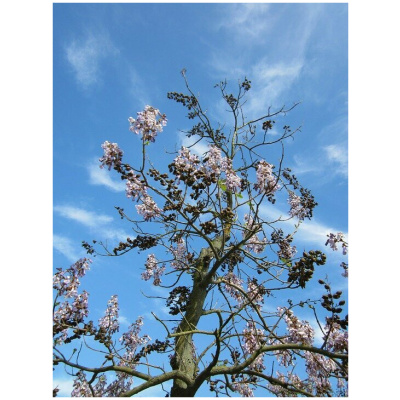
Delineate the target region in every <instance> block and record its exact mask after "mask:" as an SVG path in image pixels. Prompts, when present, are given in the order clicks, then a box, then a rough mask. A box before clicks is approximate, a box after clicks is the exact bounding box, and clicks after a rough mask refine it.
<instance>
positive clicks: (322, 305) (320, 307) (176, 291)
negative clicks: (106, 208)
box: [54, 71, 348, 397]
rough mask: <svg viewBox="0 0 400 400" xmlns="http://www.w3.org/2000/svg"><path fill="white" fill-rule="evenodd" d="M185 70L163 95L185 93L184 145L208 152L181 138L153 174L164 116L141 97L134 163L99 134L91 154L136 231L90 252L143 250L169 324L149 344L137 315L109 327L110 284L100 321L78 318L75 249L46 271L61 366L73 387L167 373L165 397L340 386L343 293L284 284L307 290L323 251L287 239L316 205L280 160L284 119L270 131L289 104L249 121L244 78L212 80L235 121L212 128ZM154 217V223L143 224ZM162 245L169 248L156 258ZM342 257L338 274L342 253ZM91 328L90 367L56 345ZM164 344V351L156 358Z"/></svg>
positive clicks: (297, 392)
mask: <svg viewBox="0 0 400 400" xmlns="http://www.w3.org/2000/svg"><path fill="white" fill-rule="evenodd" d="M182 75H183V78H184V81H185V84H186V89H187V94H182V93H176V92H173V93H168V98H170V99H172V100H175V101H176V102H178V103H181V104H182V105H183V106H184V107H185V108H186V109H187V110H188V118H189V119H190V120H193V121H194V122H195V124H194V126H193V128H192V129H190V130H189V131H188V132H186V133H187V136H189V137H192V138H193V139H194V140H193V145H195V144H198V143H201V144H203V145H204V144H206V145H207V149H208V150H207V151H206V152H205V153H204V154H203V155H197V154H196V153H195V152H194V151H193V150H191V148H190V146H189V147H188V148H186V147H182V148H181V149H180V150H179V151H178V152H177V154H176V156H175V158H174V159H172V160H171V163H170V164H169V167H168V171H159V170H158V169H157V168H156V166H155V165H154V164H153V163H152V162H151V161H150V160H148V157H147V153H146V150H147V149H148V146H153V142H155V140H156V136H157V133H159V132H161V131H162V130H163V127H164V126H165V125H166V123H167V119H166V116H165V115H163V114H161V113H160V111H159V110H158V109H156V108H153V107H150V106H146V107H145V109H144V111H142V112H139V113H138V116H137V118H136V119H133V118H129V122H130V129H131V130H132V131H133V132H135V133H136V134H139V135H141V139H142V146H141V149H140V152H141V154H140V155H139V157H138V159H139V160H140V161H139V165H130V164H127V163H125V161H123V152H122V150H121V149H120V148H119V147H118V145H117V144H116V143H109V142H107V141H106V142H105V143H104V144H103V145H102V147H103V149H104V155H103V157H102V158H100V162H101V167H105V166H106V167H108V169H114V170H115V171H117V172H118V173H119V174H120V176H121V178H122V179H123V180H124V181H125V182H126V194H127V196H128V197H130V198H132V200H133V201H134V202H137V204H136V213H135V212H133V213H131V210H129V212H128V211H127V212H126V211H125V210H124V209H122V208H119V207H116V208H117V210H118V212H119V214H120V216H121V217H122V218H123V219H126V220H128V221H130V223H131V225H132V228H133V230H134V231H135V233H136V235H135V237H133V238H127V239H126V241H124V242H121V243H119V244H118V246H116V247H115V248H113V249H109V248H108V247H107V246H105V245H104V244H103V243H102V242H96V241H93V245H92V244H89V243H87V242H83V246H84V247H85V248H86V250H87V252H88V253H89V254H94V255H96V254H102V255H108V256H121V255H123V254H125V253H127V252H129V251H131V250H133V249H135V250H139V251H143V252H146V253H147V261H146V263H145V266H144V267H145V268H144V271H143V272H142V274H141V277H142V278H143V279H145V280H152V283H153V284H154V285H157V286H159V287H161V288H164V289H165V293H166V294H165V301H166V305H167V306H168V307H169V309H170V314H171V315H172V316H173V319H172V320H171V319H168V320H165V319H164V320H163V319H162V318H161V317H160V316H158V315H157V312H156V311H155V312H153V316H154V318H155V319H156V320H157V321H158V322H159V323H160V327H162V329H163V331H164V332H165V334H164V336H163V337H162V338H159V339H157V340H155V341H151V340H150V338H149V337H148V336H146V335H141V334H140V330H141V325H142V318H141V317H139V318H138V320H137V321H136V322H134V323H133V324H132V325H131V326H130V328H129V330H128V331H127V332H125V333H124V334H123V335H122V336H121V335H119V336H118V334H117V332H118V330H119V325H118V298H117V296H116V295H115V296H112V298H111V299H110V301H109V303H108V307H107V310H106V313H105V315H104V317H103V318H101V319H100V320H99V322H98V324H97V325H95V324H94V323H93V321H89V320H87V317H88V313H89V311H88V303H87V300H88V293H87V292H85V291H83V292H81V293H79V292H78V287H79V285H80V281H79V278H82V277H83V276H84V274H85V271H86V270H87V269H88V268H89V263H90V262H91V260H90V259H88V258H84V259H81V260H79V261H77V262H76V263H75V264H73V265H72V266H71V267H70V268H68V269H66V270H62V269H58V270H57V272H56V274H55V275H54V289H55V301H54V365H59V364H61V365H64V366H65V367H67V368H69V369H70V371H71V373H72V374H73V375H74V376H75V380H74V390H73V392H72V395H73V396H119V397H128V396H133V395H135V394H140V393H141V392H142V391H143V390H145V389H147V388H150V387H152V386H156V385H160V384H161V385H162V384H163V383H165V382H167V381H172V389H171V391H170V392H169V393H167V396H168V395H169V396H173V397H193V396H195V395H196V392H197V391H198V390H199V388H200V387H201V386H202V385H208V386H209V389H210V390H211V391H212V392H214V393H215V394H216V395H217V396H218V395H226V396H230V395H232V394H234V393H236V394H239V395H241V396H253V390H254V389H255V388H263V389H264V390H263V391H262V394H263V395H266V394H267V393H269V394H275V395H277V396H331V395H333V394H335V393H336V395H346V393H347V380H348V372H347V370H348V369H347V358H348V348H347V325H348V322H347V315H346V316H345V317H342V314H343V306H344V304H345V301H344V300H341V292H340V291H336V292H334V291H333V290H332V289H331V287H330V285H329V283H328V282H327V279H325V280H319V284H321V285H323V287H324V289H325V290H326V294H324V295H323V296H322V299H309V298H305V299H303V300H301V301H293V300H286V299H287V297H288V293H289V296H290V294H292V293H294V292H296V293H297V295H296V296H297V297H299V296H300V295H303V296H306V295H307V291H306V290H305V289H306V287H308V286H307V285H309V283H310V282H311V281H313V274H314V268H315V266H320V265H323V264H325V262H326V256H325V254H323V253H322V252H321V251H312V250H310V251H308V252H306V251H304V252H302V254H298V253H297V250H296V247H295V246H294V245H293V240H294V235H295V233H296V231H297V229H298V228H299V226H300V224H301V222H302V221H303V220H304V219H306V218H307V219H311V218H312V215H313V209H314V207H315V206H316V205H317V203H316V202H315V200H314V197H313V196H312V194H311V193H310V191H309V190H307V189H306V188H304V187H302V186H301V185H300V183H299V182H298V180H297V179H296V177H295V176H294V175H293V174H292V173H291V171H290V170H289V169H287V168H284V167H283V156H284V143H285V140H286V139H288V138H292V137H293V135H294V134H295V133H296V131H297V129H296V130H291V128H290V127H289V126H283V128H282V131H281V134H280V135H276V133H275V134H273V135H272V134H271V131H272V130H274V131H276V130H278V128H277V127H276V126H275V125H276V122H275V119H278V118H279V117H280V116H281V115H282V114H285V113H287V112H288V111H290V110H291V109H292V108H293V107H295V106H296V104H295V105H293V106H292V107H290V108H289V109H285V108H284V107H283V108H281V109H279V110H276V111H271V109H269V110H268V111H267V112H266V113H265V115H262V116H260V117H259V118H256V119H252V120H248V119H246V117H245V113H244V107H243V106H244V103H245V100H244V99H245V96H246V93H247V92H248V91H249V90H250V89H251V82H250V81H249V80H248V79H247V78H245V79H244V80H243V81H242V82H239V85H238V90H237V93H236V94H235V95H234V94H231V93H229V92H228V91H227V83H226V82H220V83H219V84H218V85H216V87H217V88H218V89H219V90H220V93H221V95H222V98H223V99H224V100H225V102H226V104H227V106H228V111H229V112H230V114H231V118H232V125H231V127H230V129H229V128H228V127H227V126H221V125H219V126H218V127H215V126H213V125H212V123H211V121H210V119H209V117H208V114H207V112H206V111H205V110H204V109H203V108H202V106H201V105H200V103H199V100H198V97H197V96H196V95H195V94H194V93H193V91H192V90H191V89H190V86H189V84H188V82H187V79H186V74H185V71H183V73H182ZM272 145H278V146H279V147H280V152H279V154H280V156H279V157H278V162H277V163H276V164H277V165H276V166H274V165H272V164H271V163H270V162H269V161H270V160H265V159H264V158H265V156H263V154H267V153H266V152H265V149H266V148H269V146H272ZM203 148H204V147H203ZM282 197H284V198H285V200H287V202H286V204H288V215H287V217H286V219H284V218H283V217H279V218H275V219H271V218H268V215H271V213H268V212H266V210H268V209H272V208H274V207H276V205H275V206H274V204H275V202H276V200H277V199H278V198H282ZM130 214H138V215H139V219H138V218H137V216H136V217H132V216H131V215H130ZM289 219H294V221H295V222H296V223H295V224H294V225H292V229H291V231H290V232H284V231H283V228H282V227H287V226H289V225H288V224H282V221H288V220H289ZM151 225H156V226H157V229H156V230H155V229H154V228H153V229H150V228H148V227H149V226H151ZM154 232H157V233H154ZM339 243H340V244H341V245H342V248H343V253H344V254H345V253H346V249H347V243H346V242H345V241H344V238H343V235H342V234H341V233H340V232H339V233H338V234H336V235H335V234H330V235H328V240H327V243H326V244H330V245H331V247H332V249H334V250H336V249H337V244H339ZM156 249H158V250H157V251H158V252H157V257H158V258H157V257H156V254H155V252H156ZM160 249H162V250H163V252H161V251H160ZM160 254H161V255H162V254H167V256H166V257H164V258H163V259H159V258H161V257H160ZM342 267H344V268H345V275H347V264H345V263H342ZM139 273H140V272H138V274H139ZM162 280H163V281H165V282H162ZM293 291H294V292H293ZM299 292H301V293H300V294H299ZM272 298H274V299H275V300H276V299H280V300H281V304H282V305H281V306H280V307H278V308H277V309H276V310H275V311H274V310H271V309H270V307H265V304H264V301H265V302H268V299H272ZM300 306H301V307H304V306H308V307H309V308H310V309H311V310H312V312H313V313H314V315H315V318H316V321H317V322H318V325H319V329H320V330H321V332H320V335H322V337H323V341H322V344H321V343H319V345H316V344H315V341H314V337H315V334H316V333H315V331H314V329H313V328H312V326H311V325H310V323H309V322H307V321H302V320H300V319H299V318H298V317H296V309H297V307H300ZM321 311H322V312H323V316H324V319H325V321H324V322H322V320H321V317H319V315H321V314H320V313H321ZM89 337H90V338H91V339H92V340H93V341H94V342H95V343H97V345H98V346H97V347H96V348H95V350H96V351H97V352H100V353H101V352H103V355H104V359H103V362H101V363H100V365H99V366H98V367H93V366H88V365H85V364H84V361H82V360H81V359H80V358H79V352H76V354H72V355H69V356H67V355H66V354H64V352H65V349H64V348H63V347H62V345H64V344H65V343H71V342H73V341H78V342H82V341H84V342H85V343H86V339H87V338H89ZM91 346H93V345H91ZM67 348H68V347H67ZM163 355H165V356H166V357H168V358H166V363H165V362H164V363H162V364H161V363H160V362H159V360H160V357H162V356H163ZM155 356H156V357H155ZM166 365H168V367H166ZM296 367H297V369H296ZM297 370H299V371H300V372H297ZM109 374H111V377H112V381H111V382H107V377H109ZM137 378H139V379H137ZM56 392H57V389H55V390H54V394H55V395H56Z"/></svg>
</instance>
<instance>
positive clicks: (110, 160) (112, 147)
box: [99, 140, 123, 170]
mask: <svg viewBox="0 0 400 400" xmlns="http://www.w3.org/2000/svg"><path fill="white" fill-rule="evenodd" d="M101 147H102V148H103V149H104V155H103V157H101V158H100V159H99V161H100V162H101V163H102V164H101V165H100V168H104V167H105V166H107V167H108V170H110V169H111V168H112V167H113V166H114V167H117V168H118V167H119V166H120V165H121V160H122V155H123V152H122V150H121V149H120V148H119V147H118V144H117V143H110V142H109V141H107V140H106V141H105V142H104V143H103V144H102V145H101Z"/></svg>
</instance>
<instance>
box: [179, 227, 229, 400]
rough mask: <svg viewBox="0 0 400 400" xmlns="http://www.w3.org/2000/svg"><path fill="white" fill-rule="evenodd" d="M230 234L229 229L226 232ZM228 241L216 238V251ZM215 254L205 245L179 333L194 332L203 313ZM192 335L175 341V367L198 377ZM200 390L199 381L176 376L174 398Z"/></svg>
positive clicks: (198, 260)
mask: <svg viewBox="0 0 400 400" xmlns="http://www.w3.org/2000/svg"><path fill="white" fill-rule="evenodd" d="M225 233H226V232H225ZM226 240H227V235H225V234H224V235H220V236H218V237H216V238H215V239H214V240H213V241H212V247H213V248H214V250H216V251H218V252H220V251H221V250H222V249H223V245H224V243H225V241H226ZM214 256H215V254H214V251H213V250H212V248H211V247H207V248H203V249H202V250H201V252H200V255H199V257H198V258H197V260H196V263H195V267H196V272H194V273H193V289H192V292H191V293H190V295H189V299H188V302H187V308H186V313H185V315H184V316H183V318H182V321H181V323H180V324H179V326H178V328H177V333H181V332H188V331H193V330H195V329H196V327H197V324H198V322H199V320H200V318H201V316H202V315H203V306H204V302H205V299H206V297H207V293H208V285H209V282H210V276H208V274H207V273H208V271H209V266H210V263H211V260H212V259H213V258H214ZM192 336H193V335H192V334H190V333H188V334H187V335H180V336H178V337H177V338H176V340H175V356H174V358H173V360H172V361H171V366H172V368H174V369H178V370H179V371H181V372H183V373H184V374H186V375H187V376H188V378H190V379H192V380H194V379H195V377H196V375H197V371H196V369H197V365H196V359H195V354H194V347H193V341H192ZM197 389H198V384H193V385H192V386H189V385H188V384H187V383H186V382H184V381H182V380H180V379H175V380H174V384H173V387H172V389H171V397H193V396H194V395H195V393H196V391H197Z"/></svg>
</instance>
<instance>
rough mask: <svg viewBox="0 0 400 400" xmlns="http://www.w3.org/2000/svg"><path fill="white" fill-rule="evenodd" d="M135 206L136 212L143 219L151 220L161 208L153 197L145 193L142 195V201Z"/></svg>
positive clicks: (158, 214) (160, 211)
mask: <svg viewBox="0 0 400 400" xmlns="http://www.w3.org/2000/svg"><path fill="white" fill-rule="evenodd" d="M135 207H136V210H137V212H138V214H139V215H141V216H142V217H143V219H144V220H145V221H151V220H152V219H153V218H156V217H158V216H160V215H161V213H162V209H160V208H159V207H158V206H157V204H156V202H155V201H154V200H153V198H152V197H151V196H149V195H147V194H146V195H144V197H143V203H142V204H138V205H136V206H135Z"/></svg>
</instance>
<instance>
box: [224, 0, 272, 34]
mask: <svg viewBox="0 0 400 400" xmlns="http://www.w3.org/2000/svg"><path fill="white" fill-rule="evenodd" d="M269 9H270V5H269V4H262V3H236V4H231V5H230V7H229V8H228V13H226V10H227V8H226V7H224V15H223V17H222V18H220V20H219V21H218V23H217V25H216V28H218V29H226V30H228V31H229V32H230V33H231V34H232V35H234V36H235V37H236V38H237V39H238V40H248V39H249V38H250V39H254V38H260V36H261V35H262V34H265V32H266V31H267V30H268V29H270V24H269V23H266V21H268V18H267V16H268V14H269V13H268V11H269Z"/></svg>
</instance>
